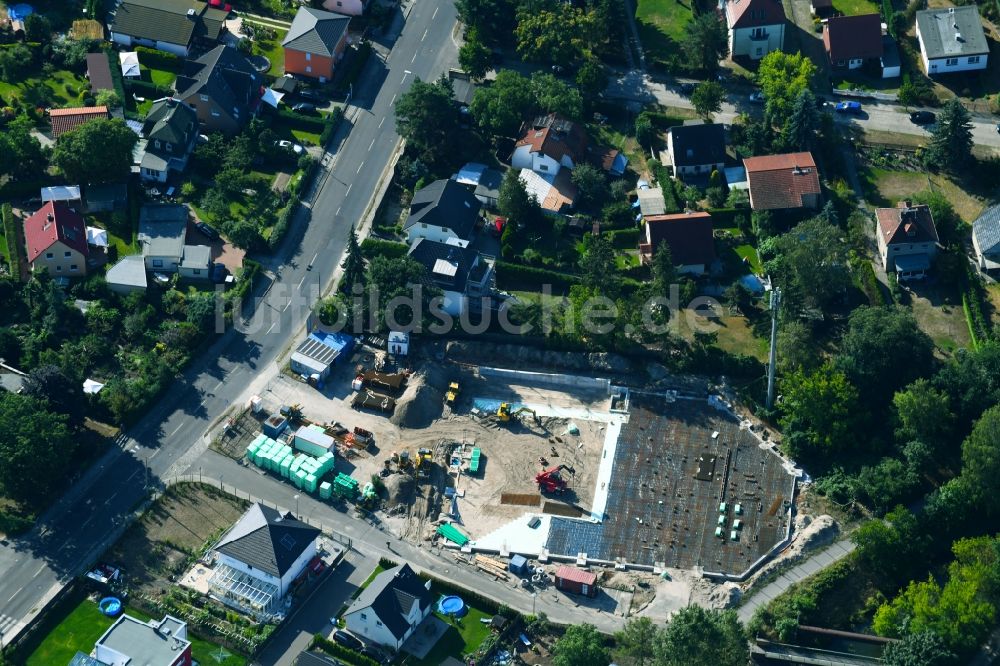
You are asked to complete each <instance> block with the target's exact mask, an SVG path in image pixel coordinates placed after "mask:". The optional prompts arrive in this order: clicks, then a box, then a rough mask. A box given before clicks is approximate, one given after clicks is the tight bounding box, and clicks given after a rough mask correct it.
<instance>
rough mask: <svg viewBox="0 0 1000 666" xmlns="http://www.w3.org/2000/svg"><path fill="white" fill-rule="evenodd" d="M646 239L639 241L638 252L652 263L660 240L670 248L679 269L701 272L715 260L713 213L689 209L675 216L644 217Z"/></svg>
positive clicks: (680, 270)
mask: <svg viewBox="0 0 1000 666" xmlns="http://www.w3.org/2000/svg"><path fill="white" fill-rule="evenodd" d="M644 226H645V236H646V237H645V240H643V241H640V242H639V255H640V256H641V257H642V261H643V262H644V263H647V264H648V263H650V262H652V260H653V256H654V255H655V254H656V251H657V249H658V248H659V247H660V244H661V243H666V244H667V245H668V246H669V247H670V256H671V257H672V258H673V260H674V266H676V267H677V272H679V273H688V274H690V275H702V274H704V273H706V272H707V271H709V270H710V269H711V266H712V263H713V262H714V261H715V241H714V239H713V237H712V216H711V215H709V214H708V213H700V212H693V211H688V212H685V213H676V214H673V215H650V216H649V217H646V218H645V225H644Z"/></svg>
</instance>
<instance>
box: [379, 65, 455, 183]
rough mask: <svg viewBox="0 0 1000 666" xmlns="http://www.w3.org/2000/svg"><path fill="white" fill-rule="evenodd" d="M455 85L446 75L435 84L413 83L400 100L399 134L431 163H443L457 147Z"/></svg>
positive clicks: (397, 120) (397, 126)
mask: <svg viewBox="0 0 1000 666" xmlns="http://www.w3.org/2000/svg"><path fill="white" fill-rule="evenodd" d="M453 95H454V91H453V90H452V87H451V82H450V81H448V79H446V78H444V77H443V76H442V77H441V78H440V79H438V80H437V81H435V82H434V83H428V82H426V81H421V80H420V79H419V78H418V79H417V80H416V81H414V82H413V85H412V86H411V87H410V89H409V90H408V91H406V92H405V93H403V94H402V95H400V97H399V99H398V100H396V106H395V112H396V131H397V132H399V135H400V136H401V137H403V138H404V139H406V144H407V148H408V149H411V150H412V151H413V153H414V154H415V155H416V156H417V157H418V158H419V159H420V160H422V161H424V162H426V163H428V164H441V163H443V162H445V161H446V160H447V159H448V158H449V157H451V153H452V149H453V148H454V144H455V142H454V137H455V127H456V126H457V125H458V110H457V109H456V108H455V105H454V103H453V102H452V96H453Z"/></svg>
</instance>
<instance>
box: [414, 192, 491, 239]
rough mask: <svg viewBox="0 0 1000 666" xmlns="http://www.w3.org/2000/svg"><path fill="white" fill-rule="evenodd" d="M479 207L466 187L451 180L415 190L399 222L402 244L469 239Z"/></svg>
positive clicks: (471, 235) (473, 229)
mask: <svg viewBox="0 0 1000 666" xmlns="http://www.w3.org/2000/svg"><path fill="white" fill-rule="evenodd" d="M481 207H482V204H480V202H479V200H478V199H476V197H475V195H474V194H473V193H472V192H470V191H469V189H468V188H467V187H463V186H461V185H459V184H458V183H457V182H456V181H454V180H444V179H442V180H436V181H434V182H433V183H431V184H430V185H427V186H426V187H423V188H421V189H419V190H417V191H416V192H415V193H414V194H413V199H411V200H410V214H409V216H408V217H407V218H406V222H404V223H403V231H404V232H405V233H406V241H407V242H408V243H410V244H412V243H413V242H414V241H416V240H417V239H418V238H427V239H429V240H432V241H438V242H441V243H443V242H445V241H447V240H448V239H450V238H456V239H460V240H464V241H468V240H472V237H473V235H474V233H475V229H476V222H477V221H478V220H479V209H480V208H481Z"/></svg>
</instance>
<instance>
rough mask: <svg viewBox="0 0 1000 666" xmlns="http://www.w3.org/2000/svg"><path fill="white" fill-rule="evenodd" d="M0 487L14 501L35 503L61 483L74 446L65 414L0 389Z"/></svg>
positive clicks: (40, 402)
mask: <svg viewBox="0 0 1000 666" xmlns="http://www.w3.org/2000/svg"><path fill="white" fill-rule="evenodd" d="M0 432H2V433H3V437H0V459H2V460H3V464H2V465H0V490H2V492H3V494H4V495H5V496H6V497H9V498H11V499H13V500H15V501H17V502H24V503H27V504H29V505H37V504H38V503H40V502H41V501H42V500H43V499H44V498H46V497H47V496H48V495H49V494H50V493H52V492H53V491H55V490H56V489H57V488H59V487H61V486H62V485H63V484H64V481H65V479H64V474H65V472H66V470H67V469H68V465H69V462H70V460H71V459H72V457H73V453H74V451H75V449H76V440H75V439H74V437H73V436H72V433H71V430H70V427H69V425H68V423H67V417H66V416H65V415H64V414H59V413H56V412H53V411H50V410H49V409H48V408H47V406H46V403H45V402H44V401H41V400H38V399H37V398H33V397H31V396H27V395H18V394H16V393H6V392H0Z"/></svg>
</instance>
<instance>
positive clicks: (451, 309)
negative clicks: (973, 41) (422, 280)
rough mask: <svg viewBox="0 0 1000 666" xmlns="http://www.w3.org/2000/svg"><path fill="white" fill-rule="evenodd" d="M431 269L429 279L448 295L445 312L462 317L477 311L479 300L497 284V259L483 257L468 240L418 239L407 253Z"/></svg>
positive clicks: (443, 304)
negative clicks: (468, 311)
mask: <svg viewBox="0 0 1000 666" xmlns="http://www.w3.org/2000/svg"><path fill="white" fill-rule="evenodd" d="M407 254H408V255H409V256H410V258H411V259H413V260H415V261H417V262H419V263H420V264H421V265H423V266H424V268H425V269H427V277H428V280H429V281H430V282H431V284H433V285H434V286H436V287H438V288H440V289H441V290H442V291H443V292H444V300H443V302H442V304H441V310H442V311H443V312H446V313H448V314H450V315H452V316H458V315H460V314H462V313H463V312H465V311H467V310H469V309H470V306H471V309H474V310H475V309H477V308H478V307H479V306H480V304H481V302H480V300H479V299H481V298H483V297H487V296H489V295H490V293H491V291H492V288H493V282H494V272H493V264H494V262H493V260H492V259H489V258H487V257H485V256H484V255H481V254H479V252H477V251H476V250H474V249H472V248H471V247H469V246H468V243H467V242H465V241H459V240H449V241H448V242H445V243H441V242H438V241H433V240H430V239H427V238H418V239H417V241H416V242H415V243H414V244H413V245H411V246H410V251H409V252H408V253H407Z"/></svg>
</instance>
